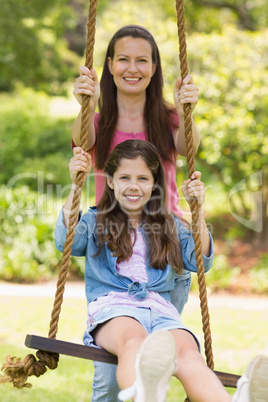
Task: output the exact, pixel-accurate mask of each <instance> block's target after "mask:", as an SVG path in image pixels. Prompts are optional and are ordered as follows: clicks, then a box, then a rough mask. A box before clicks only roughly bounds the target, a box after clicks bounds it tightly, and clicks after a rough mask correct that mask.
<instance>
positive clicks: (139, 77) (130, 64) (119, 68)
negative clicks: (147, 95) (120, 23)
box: [108, 36, 156, 95]
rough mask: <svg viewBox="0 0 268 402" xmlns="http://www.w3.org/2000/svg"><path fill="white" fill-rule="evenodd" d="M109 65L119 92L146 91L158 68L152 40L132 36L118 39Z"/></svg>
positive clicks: (134, 92)
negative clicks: (154, 59)
mask: <svg viewBox="0 0 268 402" xmlns="http://www.w3.org/2000/svg"><path fill="white" fill-rule="evenodd" d="M108 66H109V70H110V73H111V74H112V75H113V79H114V83H115V85H116V87H117V91H118V92H122V93H125V94H128V95H130V94H140V93H143V92H145V90H146V88H147V87H148V85H149V84H150V81H151V78H152V76H153V74H154V72H155V68H156V65H155V64H153V60H152V47H151V44H150V42H148V41H147V40H145V39H142V38H132V37H131V36H126V37H123V38H121V39H118V40H117V41H116V43H115V47H114V57H113V59H111V58H110V57H109V58H108Z"/></svg>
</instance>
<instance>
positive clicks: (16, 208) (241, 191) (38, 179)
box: [4, 170, 264, 233]
mask: <svg viewBox="0 0 268 402" xmlns="http://www.w3.org/2000/svg"><path fill="white" fill-rule="evenodd" d="M95 175H96V173H95ZM99 175H100V176H102V177H101V179H102V180H103V181H105V175H104V174H103V173H99ZM49 180H51V174H49V175H47V174H45V173H44V172H43V171H38V172H35V173H34V172H31V173H29V172H25V173H20V174H17V175H15V176H14V177H13V178H11V179H10V180H9V182H8V183H7V185H6V187H4V191H5V198H6V202H7V203H8V204H9V211H10V212H11V213H13V214H14V215H21V216H23V215H27V216H29V215H45V214H46V215H48V214H53V215H57V214H58V213H59V210H60V208H61V206H62V205H63V204H64V202H65V200H66V198H67V196H68V193H69V191H70V189H71V183H70V184H69V185H66V186H62V185H61V184H54V183H49ZM167 180H168V178H167ZM25 181H27V183H31V184H32V186H30V187H35V188H36V189H37V191H36V194H34V198H32V199H31V202H27V203H26V202H25V200H24V198H25V199H26V194H25V197H23V195H22V196H20V197H18V196H16V195H14V194H15V193H14V192H13V190H15V189H17V188H19V187H20V185H21V183H25ZM206 187H207V189H209V190H210V191H213V185H211V184H210V185H208V186H206ZM26 188H28V187H26ZM94 195H95V189H94V174H93V172H92V173H90V174H89V175H88V178H87V180H86V182H85V185H84V188H83V192H82V195H81V202H80V205H81V209H82V210H84V211H87V209H88V207H89V200H90V199H91V200H92V198H93V197H94ZM153 197H154V196H153V195H152V198H153ZM158 197H159V198H161V197H162V191H159V195H158ZM263 197H264V174H263V171H262V170H259V171H257V172H256V173H253V174H251V175H249V176H248V177H245V178H244V179H243V180H241V181H239V182H238V183H236V184H235V185H234V186H233V187H232V189H231V190H230V191H229V193H228V197H227V204H228V210H229V213H230V214H231V215H232V216H233V218H234V219H235V220H236V221H237V222H239V223H240V224H241V225H243V226H245V227H247V228H249V229H251V230H253V231H255V232H258V233H260V232H261V231H262V229H263V207H262V206H263ZM242 199H243V200H245V202H246V205H247V208H246V213H245V211H242V210H241V208H239V207H237V204H239V203H240V204H241V200H242ZM206 203H209V199H206ZM91 204H92V203H91ZM48 205H49V206H48ZM93 205H94V203H93ZM160 205H161V203H160ZM167 207H169V205H168V206H167ZM204 209H205V205H204ZM145 212H148V211H146V206H145ZM157 212H161V211H157ZM186 216H189V213H188V212H186ZM155 229H156V230H157V228H155ZM209 229H210V230H212V229H213V228H212V227H210V228H209Z"/></svg>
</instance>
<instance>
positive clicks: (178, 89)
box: [173, 75, 200, 156]
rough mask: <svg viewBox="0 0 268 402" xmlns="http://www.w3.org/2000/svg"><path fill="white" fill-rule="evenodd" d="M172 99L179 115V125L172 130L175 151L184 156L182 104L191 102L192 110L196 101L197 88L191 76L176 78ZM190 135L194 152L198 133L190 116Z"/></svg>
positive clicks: (198, 139) (198, 137)
mask: <svg viewBox="0 0 268 402" xmlns="http://www.w3.org/2000/svg"><path fill="white" fill-rule="evenodd" d="M174 101H175V106H176V109H177V113H178V116H179V127H178V128H177V129H176V130H175V131H174V134H173V138H174V143H175V148H176V150H177V152H178V153H179V154H180V155H182V156H186V154H187V152H186V142H185V123H184V111H183V104H185V103H191V105H192V110H193V109H194V108H195V105H196V104H197V102H198V88H197V87H196V86H195V85H194V81H193V77H192V76H191V75H187V76H186V77H185V78H184V80H183V81H182V79H181V78H178V79H177V81H176V84H175V89H174ZM192 136H193V147H194V152H196V151H197V150H198V147H199V144H200V135H199V132H198V130H197V128H196V125H195V122H194V119H193V117H192Z"/></svg>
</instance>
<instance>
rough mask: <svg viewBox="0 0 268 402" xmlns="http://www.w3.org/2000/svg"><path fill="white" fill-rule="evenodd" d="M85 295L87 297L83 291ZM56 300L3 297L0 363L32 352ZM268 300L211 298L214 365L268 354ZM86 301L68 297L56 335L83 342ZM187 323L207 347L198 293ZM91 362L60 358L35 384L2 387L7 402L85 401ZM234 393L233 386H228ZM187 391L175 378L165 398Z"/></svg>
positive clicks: (232, 368)
mask: <svg viewBox="0 0 268 402" xmlns="http://www.w3.org/2000/svg"><path fill="white" fill-rule="evenodd" d="M82 297H83V295H82ZM52 304H53V299H51V298H49V297H35V298H33V297H15V296H0V364H2V362H3V360H4V357H5V356H6V355H7V354H10V355H11V356H16V357H21V358H24V357H25V356H26V354H28V353H32V351H30V350H29V349H27V348H26V347H24V338H25V336H26V334H27V333H29V334H36V335H41V336H46V335H47V333H48V327H49V321H50V312H51V308H52ZM267 310H268V298H253V297H248V298H246V297H244V298H242V299H241V298H239V299H238V298H236V297H234V296H233V297H229V296H226V297H221V298H219V297H216V296H213V295H212V296H211V297H210V315H211V329H212V337H213V349H214V360H215V369H216V370H219V371H227V372H233V373H236V374H241V373H242V372H243V371H244V369H245V367H246V365H247V363H248V361H249V360H250V359H251V358H252V357H253V356H255V355H256V354H258V353H265V354H267V355H268V336H267V334H268V321H267ZM85 315H86V302H85V300H84V299H83V298H81V299H71V298H67V299H65V301H64V303H63V308H62V313H61V318H60V323H59V332H58V336H57V338H58V339H63V340H66V341H71V342H78V343H79V342H81V338H82V334H83V331H84V324H85ZM183 318H184V322H185V324H186V325H188V326H189V328H191V329H192V330H193V332H194V333H195V334H196V335H197V336H198V337H199V339H200V341H201V345H202V346H203V340H202V339H203V338H202V330H201V324H200V311H199V302H198V300H197V298H196V296H195V295H191V296H190V300H189V302H188V304H187V307H186V308H185V311H184V313H183ZM92 378H93V365H92V362H91V361H88V360H83V359H76V358H71V357H65V356H62V357H61V358H60V362H59V367H58V368H57V370H54V371H51V370H48V372H47V373H45V374H44V375H43V376H41V377H40V378H35V377H30V378H29V382H31V383H32V384H33V387H32V388H26V389H23V390H16V389H14V388H13V387H12V386H11V385H10V384H5V385H1V386H0V400H1V401H3V402H9V401H10V402H14V401H20V402H26V401H27V402H30V401H31V402H35V401H40V402H41V401H42V402H44V401H49V402H56V401H57V402H83V401H90V399H91V384H92ZM229 392H230V393H233V392H234V391H233V390H229ZM184 397H185V393H184V391H183V389H182V387H181V385H180V384H179V383H178V381H177V380H176V379H174V378H173V379H172V380H171V386H170V390H169V393H168V397H167V402H177V401H178V402H180V401H184Z"/></svg>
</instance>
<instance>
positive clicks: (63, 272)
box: [0, 0, 240, 401]
mask: <svg viewBox="0 0 268 402" xmlns="http://www.w3.org/2000/svg"><path fill="white" fill-rule="evenodd" d="M176 10H177V26H178V36H179V48H180V54H179V57H180V66H181V76H182V79H184V78H185V77H186V75H187V74H188V66H187V51H186V35H185V27H184V25H185V24H184V22H185V21H184V8H183V0H176ZM96 15H97V0H90V4H89V17H88V23H87V29H88V35H87V47H86V62H85V65H86V66H87V67H88V68H89V69H92V68H93V48H94V42H95V26H96ZM89 99H90V98H89V96H87V95H83V102H82V117H81V133H80V136H81V147H82V148H83V149H86V135H87V126H88V120H89ZM184 116H185V137H186V146H187V165H188V171H189V173H188V177H189V178H190V177H191V176H192V174H193V173H194V171H195V165H194V150H193V143H192V128H191V124H192V123H191V105H190V104H185V105H184ZM85 179H86V175H85V174H84V173H83V172H79V173H78V175H77V181H76V189H75V194H74V198H73V203H72V209H71V214H70V218H69V227H68V232H67V236H66V241H65V245H64V250H63V255H62V262H61V268H60V271H59V276H58V282H57V289H56V294H55V300H54V305H53V309H52V313H51V321H50V329H49V333H48V337H47V338H45V337H40V336H35V335H27V336H26V339H25V345H26V346H27V347H29V348H32V349H38V351H37V352H36V356H37V358H38V359H39V360H37V359H36V357H35V356H34V355H28V356H26V358H25V359H24V360H23V361H22V360H21V359H17V360H16V361H14V359H15V358H9V357H7V358H6V362H5V363H4V365H3V367H2V369H3V371H4V377H2V379H1V378H0V382H12V383H13V385H14V386H15V387H17V388H23V387H27V386H30V384H27V383H26V381H27V378H28V377H29V376H31V375H35V376H36V377H39V376H40V375H42V374H44V373H45V372H46V370H47V368H46V366H47V367H49V368H50V369H55V368H56V367H57V364H58V360H59V355H60V354H64V355H68V356H73V357H79V358H83V359H90V360H95V361H100V362H106V363H110V364H117V357H116V356H115V355H112V354H111V353H109V352H107V351H106V350H104V349H102V348H97V347H89V346H84V345H80V344H74V343H70V342H64V341H61V340H57V339H56V334H57V330H58V321H59V315H60V311H61V305H62V302H63V293H64V288H65V284H66V279H67V274H68V266H69V260H70V254H71V249H72V243H73V236H74V230H75V226H76V222H77V219H78V214H79V206H80V198H81V192H82V188H83V185H84V182H85ZM190 209H191V213H192V227H193V238H194V242H195V253H196V262H197V274H198V284H199V297H200V307H201V314H202V324H203V332H204V344H205V355H206V362H207V365H208V367H210V368H211V369H212V370H213V369H214V362H213V353H212V339H211V331H210V322H209V312H208V304H207V291H206V283H205V275H204V267H203V259H202V245H201V239H200V233H199V229H198V225H197V222H198V219H199V217H198V209H197V202H196V200H194V199H193V200H191V202H190ZM214 372H215V374H216V375H217V376H218V378H219V379H220V381H221V382H222V384H223V385H224V386H226V387H233V388H236V383H237V380H238V379H239V378H240V376H239V375H235V374H229V373H223V372H219V371H214ZM186 400H187V401H189V399H188V398H187V399H186Z"/></svg>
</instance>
